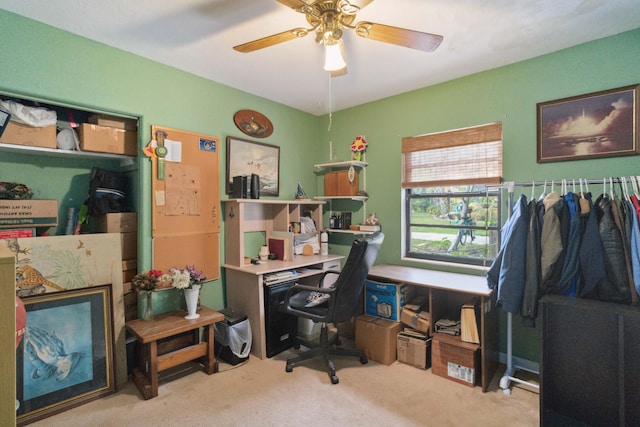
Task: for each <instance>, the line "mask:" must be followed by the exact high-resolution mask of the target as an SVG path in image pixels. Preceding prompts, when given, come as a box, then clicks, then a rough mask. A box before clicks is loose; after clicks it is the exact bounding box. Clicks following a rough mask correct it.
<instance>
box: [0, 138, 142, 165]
mask: <svg viewBox="0 0 640 427" xmlns="http://www.w3.org/2000/svg"><path fill="white" fill-rule="evenodd" d="M0 150H2V151H6V152H11V153H24V154H35V155H42V156H49V157H51V156H55V157H65V158H76V159H77V158H102V159H114V160H120V164H121V165H122V166H129V165H133V164H134V161H135V157H132V156H125V155H123V154H110V153H94V152H89V151H73V150H61V149H58V148H44V147H31V146H28V145H16V144H4V143H0Z"/></svg>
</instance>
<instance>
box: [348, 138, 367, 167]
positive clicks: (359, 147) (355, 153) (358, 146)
mask: <svg viewBox="0 0 640 427" xmlns="http://www.w3.org/2000/svg"><path fill="white" fill-rule="evenodd" d="M366 148H367V141H366V140H365V139H364V135H358V136H357V137H356V139H355V140H354V141H353V143H352V144H351V151H352V154H351V160H356V161H360V160H362V152H363V151H364V150H365V149H366Z"/></svg>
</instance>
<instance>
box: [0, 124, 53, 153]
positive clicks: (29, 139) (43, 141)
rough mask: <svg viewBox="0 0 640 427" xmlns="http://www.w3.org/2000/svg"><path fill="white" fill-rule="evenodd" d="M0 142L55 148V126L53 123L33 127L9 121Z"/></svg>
mask: <svg viewBox="0 0 640 427" xmlns="http://www.w3.org/2000/svg"><path fill="white" fill-rule="evenodd" d="M0 142H2V143H4V144H16V145H28V146H30V147H44V148H56V147H57V143H56V127H55V125H51V126H44V127H33V126H29V125H23V124H21V123H17V122H13V121H10V122H9V124H8V125H7V127H6V129H5V130H4V132H3V133H2V137H0Z"/></svg>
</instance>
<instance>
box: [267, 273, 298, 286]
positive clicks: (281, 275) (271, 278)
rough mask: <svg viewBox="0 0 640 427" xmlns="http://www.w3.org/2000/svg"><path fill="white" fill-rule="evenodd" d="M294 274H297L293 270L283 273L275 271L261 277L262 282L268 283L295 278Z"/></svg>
mask: <svg viewBox="0 0 640 427" xmlns="http://www.w3.org/2000/svg"><path fill="white" fill-rule="evenodd" d="M296 274H297V273H296V271H295V270H284V271H277V272H275V273H266V274H265V275H264V276H263V277H264V281H265V282H267V283H269V282H275V281H276V280H282V279H287V278H289V277H293V276H295V275H296Z"/></svg>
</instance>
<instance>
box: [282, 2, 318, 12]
mask: <svg viewBox="0 0 640 427" xmlns="http://www.w3.org/2000/svg"><path fill="white" fill-rule="evenodd" d="M276 1H277V2H278V3H282V4H283V5H285V6H287V7H290V8H291V9H293V10H296V11H298V12H299V11H300V10H299V9H300V8H301V7H302V6H310V5H311V4H313V3H315V1H313V0H276Z"/></svg>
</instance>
